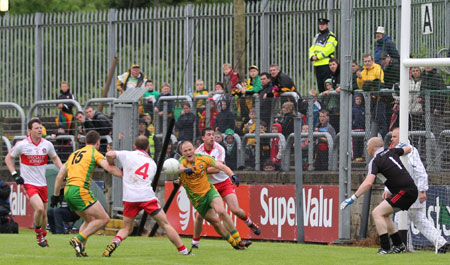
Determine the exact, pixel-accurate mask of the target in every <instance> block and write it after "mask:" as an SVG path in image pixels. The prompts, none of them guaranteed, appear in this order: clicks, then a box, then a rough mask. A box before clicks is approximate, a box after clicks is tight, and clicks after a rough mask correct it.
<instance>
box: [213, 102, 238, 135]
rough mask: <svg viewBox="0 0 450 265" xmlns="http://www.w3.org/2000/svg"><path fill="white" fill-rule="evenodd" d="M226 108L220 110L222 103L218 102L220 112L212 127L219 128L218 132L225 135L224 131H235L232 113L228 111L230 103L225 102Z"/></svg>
mask: <svg viewBox="0 0 450 265" xmlns="http://www.w3.org/2000/svg"><path fill="white" fill-rule="evenodd" d="M226 103H227V108H226V109H225V110H222V107H221V105H222V101H220V102H219V109H220V110H221V111H220V112H219V114H218V115H217V118H216V123H215V124H214V127H216V128H219V131H220V132H221V133H225V130H226V129H232V130H233V131H234V130H235V124H236V123H235V119H234V114H233V112H231V111H230V103H229V101H226Z"/></svg>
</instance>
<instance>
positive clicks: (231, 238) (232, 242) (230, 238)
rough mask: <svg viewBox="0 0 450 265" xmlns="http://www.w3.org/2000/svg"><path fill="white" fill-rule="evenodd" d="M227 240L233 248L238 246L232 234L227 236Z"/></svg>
mask: <svg viewBox="0 0 450 265" xmlns="http://www.w3.org/2000/svg"><path fill="white" fill-rule="evenodd" d="M225 240H226V241H228V243H230V244H231V245H232V246H233V247H234V246H236V245H237V242H236V240H234V238H233V237H232V236H230V234H227V236H226V237H225Z"/></svg>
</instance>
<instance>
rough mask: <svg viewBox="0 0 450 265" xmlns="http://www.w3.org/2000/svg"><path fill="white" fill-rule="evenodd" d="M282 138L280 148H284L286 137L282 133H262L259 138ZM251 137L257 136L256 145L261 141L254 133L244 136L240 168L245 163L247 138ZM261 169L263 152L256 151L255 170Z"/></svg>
mask: <svg viewBox="0 0 450 265" xmlns="http://www.w3.org/2000/svg"><path fill="white" fill-rule="evenodd" d="M275 137H278V138H280V148H283V149H284V147H285V146H286V138H285V137H284V135H283V134H281V133H260V134H259V138H263V139H270V138H275ZM249 138H256V140H257V141H256V145H258V143H259V141H258V139H257V135H256V134H254V133H247V134H245V135H244V137H243V138H242V142H241V149H240V150H239V152H238V161H237V166H238V168H239V167H241V166H243V165H244V164H245V146H246V145H247V140H248V139H249ZM260 169H261V153H258V152H256V153H255V170H256V171H259V170H260Z"/></svg>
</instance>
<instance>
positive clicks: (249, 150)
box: [242, 109, 256, 170]
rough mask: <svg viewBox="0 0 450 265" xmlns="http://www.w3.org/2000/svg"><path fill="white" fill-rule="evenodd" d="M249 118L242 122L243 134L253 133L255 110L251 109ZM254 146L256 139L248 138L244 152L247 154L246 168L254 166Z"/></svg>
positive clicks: (254, 128) (249, 168) (250, 168)
mask: <svg viewBox="0 0 450 265" xmlns="http://www.w3.org/2000/svg"><path fill="white" fill-rule="evenodd" d="M249 118H250V119H249V120H248V122H247V123H245V124H244V128H243V129H242V132H243V133H244V134H247V133H255V130H256V120H255V119H256V110H255V109H252V110H250V113H249ZM255 146H256V139H255V138H250V139H248V140H247V144H246V146H245V154H246V156H247V159H246V160H249V162H248V165H249V167H247V170H252V169H253V168H254V166H255Z"/></svg>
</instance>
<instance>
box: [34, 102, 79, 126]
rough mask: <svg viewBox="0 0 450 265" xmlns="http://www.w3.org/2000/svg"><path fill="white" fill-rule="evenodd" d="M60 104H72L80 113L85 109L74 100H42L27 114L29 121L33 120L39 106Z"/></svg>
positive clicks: (35, 103)
mask: <svg viewBox="0 0 450 265" xmlns="http://www.w3.org/2000/svg"><path fill="white" fill-rule="evenodd" d="M60 103H70V104H73V105H74V106H75V107H76V108H77V110H78V111H83V108H82V107H81V105H80V103H78V101H76V100H73V99H52V100H40V101H36V102H34V103H33V104H32V105H31V107H30V109H29V110H28V112H27V121H29V120H31V117H33V111H34V109H35V108H37V107H39V106H44V105H51V104H60Z"/></svg>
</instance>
